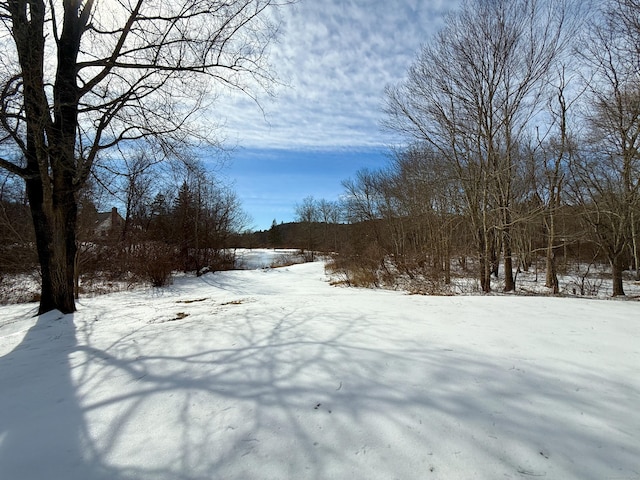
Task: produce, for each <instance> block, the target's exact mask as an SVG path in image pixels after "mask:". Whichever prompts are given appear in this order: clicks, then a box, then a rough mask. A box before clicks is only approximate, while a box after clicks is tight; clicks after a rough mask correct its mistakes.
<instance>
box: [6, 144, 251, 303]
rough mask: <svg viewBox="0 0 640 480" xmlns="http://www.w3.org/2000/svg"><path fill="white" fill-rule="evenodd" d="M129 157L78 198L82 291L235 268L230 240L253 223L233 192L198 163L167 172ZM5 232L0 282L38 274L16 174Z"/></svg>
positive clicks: (78, 272) (79, 283)
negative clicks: (123, 169)
mask: <svg viewBox="0 0 640 480" xmlns="http://www.w3.org/2000/svg"><path fill="white" fill-rule="evenodd" d="M128 162H129V167H130V168H129V169H128V170H127V174H126V175H119V176H112V177H108V176H106V175H103V176H102V177H101V181H100V182H94V183H93V184H92V185H91V188H86V189H84V190H83V191H82V192H81V194H80V196H79V199H78V205H79V212H78V225H77V231H78V253H77V255H76V267H77V268H76V279H75V280H76V282H75V285H76V295H77V294H78V293H80V292H81V290H82V289H84V288H90V285H91V284H92V283H96V282H98V283H100V282H102V283H104V282H114V281H123V282H127V283H132V282H150V283H152V284H153V285H156V286H160V285H164V284H166V283H167V282H168V281H169V279H170V276H171V273H172V272H173V271H183V272H196V273H201V272H203V271H208V270H221V269H228V268H232V267H233V262H234V259H233V258H232V257H231V256H230V254H229V253H228V247H229V246H230V243H229V242H230V241H231V239H232V238H233V239H235V238H236V236H237V234H238V232H240V231H241V230H242V229H243V228H245V226H246V222H247V218H246V215H245V213H244V212H243V211H242V209H241V207H240V203H239V200H238V198H237V196H236V195H235V193H234V192H233V191H232V190H231V189H229V188H228V187H227V186H225V185H223V184H221V183H220V182H219V181H218V180H217V179H216V178H215V177H214V176H212V175H211V174H209V173H207V172H206V171H205V170H204V169H202V168H199V167H197V166H195V165H194V164H191V165H189V166H188V168H183V169H182V170H181V171H176V170H175V168H174V169H173V170H172V171H170V172H167V171H163V170H161V169H160V168H159V165H153V164H152V163H149V162H148V160H146V159H145V157H144V155H141V156H138V157H137V158H132V159H128ZM106 180H108V182H107V181H106ZM114 201H117V203H118V205H121V206H123V208H121V209H120V210H118V209H117V208H116V207H112V206H111V205H113V202H114ZM100 205H102V206H103V207H102V208H101V207H100ZM0 232H1V233H0V235H1V236H2V237H1V238H0V240H1V243H0V281H2V279H3V277H7V276H8V275H15V274H19V273H33V272H36V274H37V271H38V259H37V254H36V251H35V237H34V231H33V223H32V220H31V218H30V215H29V208H28V202H27V200H26V198H25V192H24V187H23V185H22V182H20V181H18V179H16V178H13V177H11V176H10V175H6V176H5V177H3V182H2V188H1V189H0Z"/></svg>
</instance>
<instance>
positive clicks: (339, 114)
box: [217, 0, 457, 149]
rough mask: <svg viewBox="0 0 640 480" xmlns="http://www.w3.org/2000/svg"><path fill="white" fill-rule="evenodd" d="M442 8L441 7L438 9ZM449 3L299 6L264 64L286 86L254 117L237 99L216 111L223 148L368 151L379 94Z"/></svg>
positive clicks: (381, 141) (375, 137)
mask: <svg viewBox="0 0 640 480" xmlns="http://www.w3.org/2000/svg"><path fill="white" fill-rule="evenodd" d="M445 3H446V6H445ZM456 3H457V2H441V1H429V0H426V1H419V0H400V1H394V2H389V1H386V0H382V1H378V0H376V1H371V0H351V1H347V0H323V1H322V2H316V1H311V0H302V1H301V2H300V3H298V4H297V5H295V6H294V7H293V8H289V9H288V10H286V11H284V12H283V15H284V17H283V32H284V34H283V37H282V39H281V42H280V43H279V44H277V45H275V46H274V47H273V49H272V54H271V62H272V64H273V66H274V68H275V70H276V72H277V73H278V75H279V76H280V77H281V78H282V79H283V80H284V82H286V83H287V84H288V85H289V86H288V87H283V88H280V89H279V90H278V94H277V97H276V98H266V99H261V107H262V111H261V109H260V108H259V107H258V106H257V105H256V104H255V103H254V102H252V101H251V100H248V99H246V98H242V97H240V96H232V97H226V98H223V99H222V100H221V103H218V104H217V107H218V110H217V111H218V112H221V113H222V116H223V117H225V119H226V125H227V131H228V135H229V138H230V140H232V141H235V142H237V143H238V144H239V145H243V146H247V147H261V148H287V149H288V148H314V147H325V148H326V147H329V146H331V147H338V148H339V147H375V146H380V145H385V144H388V143H389V142H390V140H391V139H390V138H389V137H385V136H384V135H383V134H381V132H380V129H379V122H380V119H381V117H382V115H383V114H382V108H381V105H382V103H383V99H384V98H383V96H384V88H385V86H386V85H388V84H390V83H395V82H398V81H399V80H401V79H402V78H403V77H404V75H405V73H406V70H407V68H408V66H409V65H410V63H411V61H412V60H413V59H414V58H415V56H416V54H417V52H418V50H419V48H420V45H421V44H423V43H424V42H425V41H427V40H428V39H429V37H430V36H431V35H433V33H434V32H436V31H437V29H438V28H440V26H441V25H442V20H443V15H444V14H445V12H446V11H448V10H450V9H451V8H452V7H454V6H455V4H456Z"/></svg>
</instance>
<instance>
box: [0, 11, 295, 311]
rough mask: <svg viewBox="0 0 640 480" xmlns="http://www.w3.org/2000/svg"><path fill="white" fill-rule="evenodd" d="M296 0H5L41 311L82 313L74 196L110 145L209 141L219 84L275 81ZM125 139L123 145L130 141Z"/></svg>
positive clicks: (3, 160) (10, 99)
mask: <svg viewBox="0 0 640 480" xmlns="http://www.w3.org/2000/svg"><path fill="white" fill-rule="evenodd" d="M286 3H290V2H289V1H288V0H232V1H221V0H189V1H185V2H162V1H155V0H134V1H128V0H86V1H81V0H51V1H45V0H7V1H1V2H0V20H1V21H2V27H1V28H2V34H1V35H0V42H1V43H2V49H0V62H1V64H2V67H3V71H2V73H0V75H1V77H0V122H1V124H0V127H1V132H0V148H1V150H0V167H2V168H4V169H6V170H8V171H10V172H11V173H13V174H16V175H19V176H21V177H22V178H24V179H25V181H26V186H27V193H28V196H29V203H30V207H31V211H32V216H33V220H34V224H35V228H36V238H37V243H38V254H39V259H40V263H41V266H42V270H43V292H42V293H43V294H42V300H41V311H46V310H48V309H51V308H59V309H61V310H63V311H73V309H74V305H73V301H72V299H71V297H70V296H69V288H70V286H71V278H72V277H73V261H74V260H73V258H74V256H75V248H76V247H75V223H76V216H77V204H76V194H77V192H78V191H79V189H80V188H81V187H82V185H84V183H85V182H86V181H87V179H88V177H89V175H90V174H91V172H92V170H93V167H94V165H95V164H96V162H98V161H99V159H100V157H101V153H102V152H104V151H106V150H107V149H110V148H112V147H114V146H116V145H118V144H120V145H121V146H123V143H124V142H133V141H138V142H139V141H149V142H151V141H152V142H153V144H154V145H155V146H156V148H157V150H158V151H159V152H160V154H161V155H162V156H165V157H170V156H172V155H173V154H174V153H175V151H176V149H177V148H178V146H180V145H183V144H184V143H189V142H192V141H194V140H204V139H209V138H208V135H207V134H208V132H210V128H208V126H203V125H204V120H203V118H201V117H200V116H199V113H200V112H202V109H203V107H205V106H206V105H207V104H208V103H209V102H210V100H211V98H212V96H215V94H217V93H218V92H219V91H218V88H219V86H226V87H230V88H235V89H239V90H241V91H244V92H247V93H249V94H251V92H255V91H256V90H255V88H256V87H258V88H269V86H270V85H271V84H272V82H273V80H274V79H273V77H272V74H271V70H270V69H269V68H268V65H267V59H266V53H267V49H268V47H269V45H270V43H271V41H272V40H273V38H274V36H275V35H276V33H277V27H278V25H277V22H276V21H275V19H276V16H275V9H276V8H277V7H279V6H281V5H284V4H286ZM123 148H125V147H123Z"/></svg>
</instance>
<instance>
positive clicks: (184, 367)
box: [0, 263, 640, 480]
mask: <svg viewBox="0 0 640 480" xmlns="http://www.w3.org/2000/svg"><path fill="white" fill-rule="evenodd" d="M34 309H35V307H34V304H26V305H25V304H23V305H14V306H7V307H0V389H1V390H0V478H1V479H3V480H29V479H44V478H46V479H83V480H92V479H104V480H107V479H109V480H111V479H149V480H158V479H166V480H175V479H184V480H196V479H203V480H204V479H238V480H241V479H242V480H246V479H318V480H319V479H349V480H356V479H363V480H364V479H366V480H370V479H403V480H404V479H509V478H512V479H520V478H547V479H559V480H570V479H580V480H584V479H594V480H596V479H598V480H605V479H627V480H630V479H635V480H638V479H640V414H639V413H638V406H639V405H640V375H639V371H640V315H639V313H640V303H638V302H634V301H605V300H584V299H567V298H546V297H516V296H468V297H424V296H411V295H407V294H403V293H401V292H392V291H382V290H360V289H348V288H338V287H332V286H330V285H329V283H328V281H327V278H326V276H325V273H324V268H323V264H322V263H310V264H303V265H295V266H291V267H286V268H279V269H267V270H253V271H232V272H221V273H215V274H208V275H205V276H202V277H200V278H186V277H184V278H179V279H177V280H176V282H175V283H174V285H172V286H171V287H169V288H166V289H159V290H158V289H147V290H138V291H130V292H120V293H114V294H111V295H105V296H100V297H94V298H87V299H84V300H81V301H80V303H79V305H78V312H77V313H76V314H74V315H67V316H62V315H59V314H55V313H51V314H48V315H45V316H42V317H40V318H32V315H33V313H34Z"/></svg>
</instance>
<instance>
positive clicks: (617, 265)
mask: <svg viewBox="0 0 640 480" xmlns="http://www.w3.org/2000/svg"><path fill="white" fill-rule="evenodd" d="M621 257H622V255H617V256H616V257H614V258H612V259H610V263H611V280H612V281H613V296H614V297H618V296H624V285H623V282H622V271H623V267H622V262H621Z"/></svg>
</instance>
